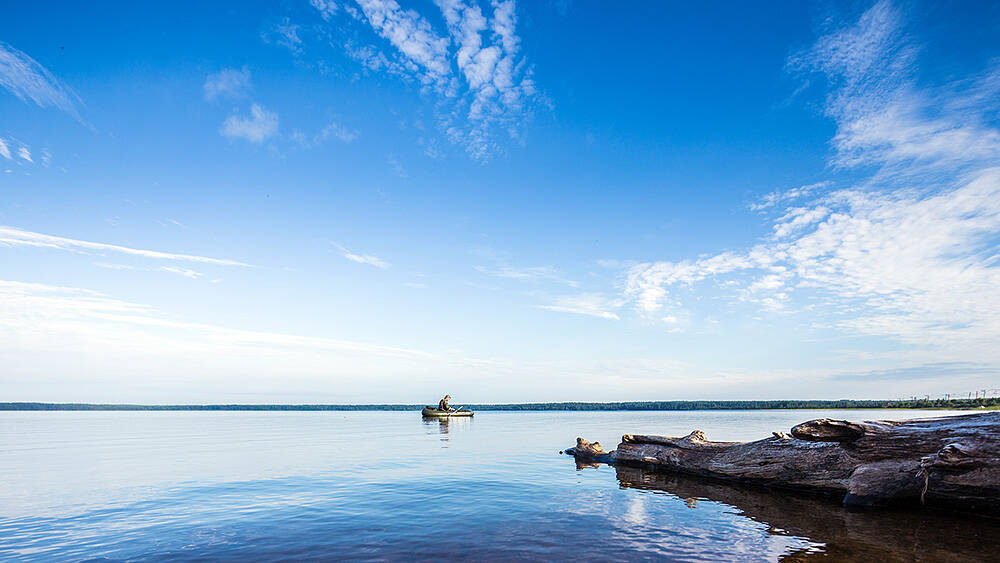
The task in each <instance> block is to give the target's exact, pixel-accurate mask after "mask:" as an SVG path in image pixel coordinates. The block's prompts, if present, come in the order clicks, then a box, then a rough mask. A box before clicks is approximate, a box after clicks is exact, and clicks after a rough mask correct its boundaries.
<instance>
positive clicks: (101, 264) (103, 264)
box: [94, 262, 135, 270]
mask: <svg viewBox="0 0 1000 563" xmlns="http://www.w3.org/2000/svg"><path fill="white" fill-rule="evenodd" d="M94 265H95V266H97V267H98V268H104V269H106V270H134V269H135V266H129V265H127V264H112V263H109V262H94Z"/></svg>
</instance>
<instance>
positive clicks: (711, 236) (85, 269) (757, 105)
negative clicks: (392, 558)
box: [0, 0, 1000, 404]
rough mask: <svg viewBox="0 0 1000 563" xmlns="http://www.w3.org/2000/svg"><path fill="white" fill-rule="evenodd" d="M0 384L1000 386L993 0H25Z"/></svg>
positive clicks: (139, 393) (997, 76)
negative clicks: (152, 0)
mask: <svg viewBox="0 0 1000 563" xmlns="http://www.w3.org/2000/svg"><path fill="white" fill-rule="evenodd" d="M4 11H5V17H4V18H2V19H0V401H48V402H132V403H150V404H164V403H433V402H435V401H436V400H437V399H438V398H440V397H441V396H442V395H444V394H445V393H449V394H451V395H452V397H453V398H454V399H453V401H452V402H453V403H456V404H460V403H491V402H529V401H621V400H693V399H716V400H740V399H839V398H858V399H867V398H874V399H889V398H898V397H911V396H924V395H931V396H943V395H944V394H951V395H952V396H956V395H960V396H965V395H966V394H967V393H969V392H974V391H976V390H981V389H991V388H997V387H1000V385H998V381H1000V377H998V376H1000V289H998V288H1000V5H998V4H996V3H991V2H981V3H977V2H962V3H940V2H908V3H896V2H890V1H888V0H880V1H878V2H874V3H872V2H817V3H809V2H797V1H796V2H759V3H729V2H720V3H645V2H639V3H624V4H623V3H600V2H582V1H571V0H560V1H552V2H542V1H539V2H521V3H516V2H515V1H514V0H491V1H490V2H474V1H467V0H434V1H419V2H412V3H410V2H401V1H399V0H357V1H356V2H352V1H348V0H284V1H282V2H267V3H264V2H240V3H223V2H213V3H207V4H206V3H187V2H174V3H168V4H162V5H151V4H144V3H131V2H129V3H124V2H123V3H114V2H99V3H90V4H72V3H69V4H67V3H64V2H46V1H38V2H22V3H12V4H9V5H7V6H6V7H5V10H4Z"/></svg>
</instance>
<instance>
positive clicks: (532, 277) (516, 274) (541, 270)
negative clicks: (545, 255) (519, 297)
mask: <svg viewBox="0 0 1000 563" xmlns="http://www.w3.org/2000/svg"><path fill="white" fill-rule="evenodd" d="M474 268H475V270H476V271H477V272H480V273H483V274H486V275H488V276H493V277H495V278H506V279H511V280H523V281H532V282H538V281H550V282H556V283H559V284H564V285H568V286H569V287H579V286H580V282H577V281H574V280H571V279H568V278H566V277H565V276H564V275H563V273H562V272H561V271H559V269H557V268H556V267H554V266H549V265H546V266H528V267H522V268H517V267H514V266H506V265H504V266H497V267H493V268H488V267H486V266H474Z"/></svg>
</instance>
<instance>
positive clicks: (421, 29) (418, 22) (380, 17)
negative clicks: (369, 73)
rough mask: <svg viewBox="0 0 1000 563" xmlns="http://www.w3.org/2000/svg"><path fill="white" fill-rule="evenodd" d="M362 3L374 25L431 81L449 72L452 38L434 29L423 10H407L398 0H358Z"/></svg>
mask: <svg viewBox="0 0 1000 563" xmlns="http://www.w3.org/2000/svg"><path fill="white" fill-rule="evenodd" d="M358 5H359V6H361V10H362V11H363V12H364V15H365V18H366V19H367V20H368V23H369V24H370V25H371V26H372V29H374V30H375V32H376V33H378V34H379V35H380V36H382V37H383V38H384V39H386V40H388V41H389V43H391V44H392V45H393V47H395V48H396V49H398V50H399V52H400V53H402V54H403V55H404V56H405V57H406V58H407V60H409V61H412V62H413V63H415V64H417V65H419V67H420V69H421V73H422V76H424V77H426V79H427V80H428V81H437V80H439V79H441V78H442V77H445V76H447V75H448V73H449V71H450V67H449V64H448V39H447V38H446V37H439V36H438V35H437V34H436V33H434V30H433V28H432V27H431V25H430V23H429V22H428V21H427V20H426V19H424V18H423V17H422V16H421V15H420V14H418V13H417V12H415V11H414V10H404V9H403V8H402V7H400V5H399V4H398V3H396V2H395V0H358Z"/></svg>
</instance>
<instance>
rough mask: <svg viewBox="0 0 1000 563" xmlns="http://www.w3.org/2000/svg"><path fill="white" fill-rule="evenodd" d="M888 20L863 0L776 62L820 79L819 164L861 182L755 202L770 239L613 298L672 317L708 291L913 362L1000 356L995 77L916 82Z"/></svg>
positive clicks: (912, 52) (642, 276) (639, 277)
mask: <svg viewBox="0 0 1000 563" xmlns="http://www.w3.org/2000/svg"><path fill="white" fill-rule="evenodd" d="M903 24H904V17H903V14H902V12H901V11H900V10H899V9H898V8H896V7H895V6H893V5H892V4H891V3H889V2H885V1H882V2H878V3H876V4H875V5H873V6H872V7H871V8H869V9H868V10H867V11H866V12H865V13H864V14H862V15H861V16H860V17H859V18H858V20H857V21H856V22H853V23H851V24H848V25H844V26H841V27H839V28H837V29H834V30H833V31H831V32H830V33H829V34H827V35H825V36H823V37H821V38H820V39H819V40H818V41H817V42H816V44H815V45H814V46H813V47H812V48H811V49H808V50H806V51H803V52H801V53H797V54H796V55H794V56H793V57H791V58H790V62H789V67H790V69H792V70H794V71H798V72H817V73H820V74H821V75H823V76H825V77H826V79H827V81H828V83H829V84H830V85H831V93H830V94H829V95H828V97H827V99H826V105H825V112H826V113H827V115H829V116H830V117H831V118H833V119H834V121H835V123H836V124H837V134H836V136H835V137H834V140H833V149H834V153H833V155H832V157H831V162H832V164H834V166H836V167H855V168H856V167H859V166H862V165H864V166H870V167H874V169H875V172H874V173H873V174H872V175H871V177H869V178H868V179H866V180H865V181H864V182H863V183H861V184H860V185H857V186H855V187H849V188H841V189H832V188H831V187H830V186H831V185H830V184H826V183H821V184H818V185H815V186H806V187H804V188H798V189H795V190H791V191H789V192H787V193H775V194H771V195H769V196H767V197H765V198H764V200H762V202H761V203H759V204H757V205H756V206H755V209H756V210H758V211H761V212H766V213H768V214H770V216H771V217H772V221H773V223H772V229H773V235H772V236H771V237H770V238H769V240H766V241H763V242H760V243H758V244H756V245H754V246H753V247H752V248H750V249H749V250H746V251H730V252H722V253H718V254H715V255H709V256H704V257H700V258H697V259H691V260H680V261H655V262H645V263H641V264H637V265H635V266H633V267H632V268H630V269H628V270H627V272H626V282H625V283H626V285H625V291H624V297H625V298H626V299H628V300H629V302H630V303H631V304H632V306H633V307H634V308H635V309H636V310H637V311H639V312H640V313H642V314H643V315H660V316H662V315H663V314H670V313H671V312H672V311H683V310H684V309H685V307H686V303H685V302H684V300H683V298H682V296H683V291H686V290H690V289H692V288H697V287H700V286H703V285H704V284H706V283H709V284H711V285H712V287H713V288H714V289H713V291H720V292H723V293H728V294H729V295H730V296H731V298H733V299H735V300H737V301H743V302H750V303H757V304H758V305H760V306H762V307H763V308H764V309H771V310H795V309H796V307H805V306H807V305H806V304H807V303H808V307H809V309H810V316H811V317H812V318H814V319H817V321H816V322H819V323H825V324H827V325H829V326H832V327H835V328H837V329H840V330H841V331H844V332H846V333H848V334H852V335H861V336H870V337H877V338H885V339H890V340H895V341H897V342H900V343H903V344H905V345H908V346H911V347H913V348H911V350H919V351H920V353H921V354H923V353H926V354H927V355H928V356H927V358H926V360H927V361H946V360H947V361H950V360H958V359H961V360H973V361H985V362H998V361H1000V356H998V355H997V351H996V350H997V349H996V346H995V342H997V341H998V339H1000V302H998V301H997V300H996V299H995V292H996V289H995V288H996V287H997V284H998V283H1000V270H998V268H997V266H998V263H1000V249H998V247H997V242H996V241H997V240H998V239H997V236H998V235H1000V166H998V164H997V163H998V162H1000V132H998V131H997V130H996V129H995V128H994V127H993V126H991V125H990V124H989V123H990V121H989V116H990V115H995V112H996V111H997V109H998V107H997V103H998V101H997V97H996V96H984V95H982V93H983V92H984V91H989V88H988V87H987V86H985V85H986V84H994V83H995V82H996V80H997V78H998V77H1000V74H998V68H997V67H996V66H995V65H994V66H991V67H988V68H987V69H986V70H985V71H984V72H983V73H982V74H981V75H980V76H975V77H971V78H966V79H961V80H959V81H957V82H952V83H946V84H943V85H941V86H939V87H937V88H930V89H928V88H924V89H920V88H918V87H917V85H916V82H915V78H914V72H915V65H916V58H917V56H918V54H919V49H918V48H917V46H916V42H915V40H914V39H913V38H912V37H909V36H908V35H907V34H906V33H904V25H903ZM970 84H978V85H980V86H979V87H978V88H968V87H967V86H968V85H970ZM820 319H821V320H820ZM909 353H911V354H913V353H916V352H909Z"/></svg>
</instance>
